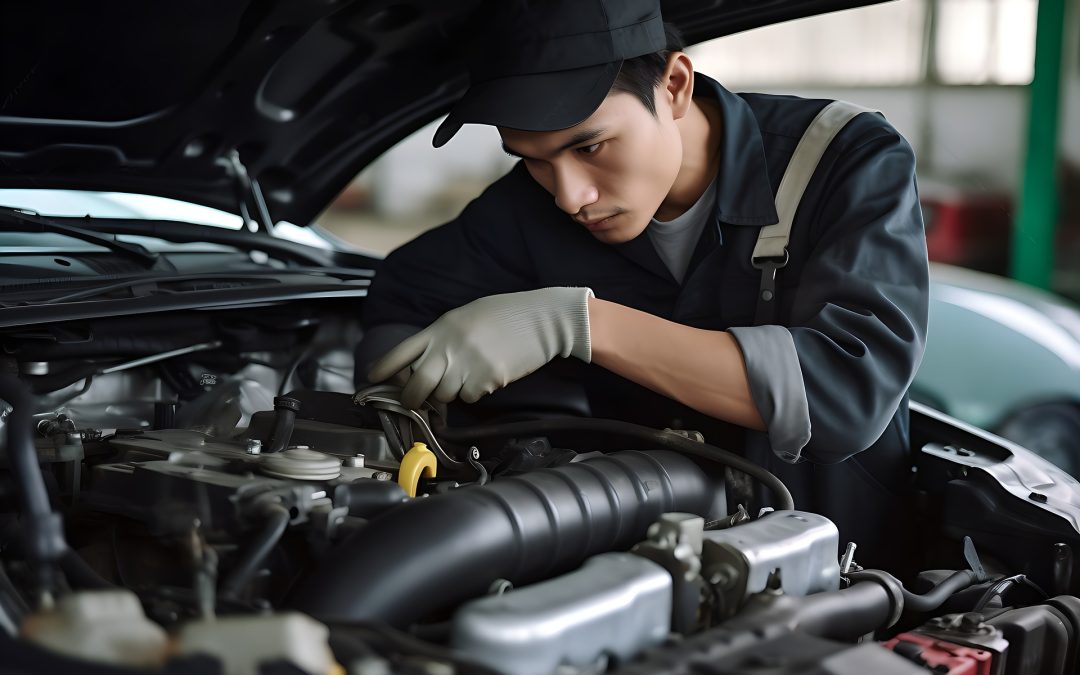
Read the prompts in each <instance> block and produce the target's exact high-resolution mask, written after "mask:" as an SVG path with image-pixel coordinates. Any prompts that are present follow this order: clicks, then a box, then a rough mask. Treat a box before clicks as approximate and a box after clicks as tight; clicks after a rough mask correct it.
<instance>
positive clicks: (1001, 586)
mask: <svg viewBox="0 0 1080 675" xmlns="http://www.w3.org/2000/svg"><path fill="white" fill-rule="evenodd" d="M1019 585H1024V586H1027V587H1028V588H1030V589H1032V590H1033V591H1035V592H1036V593H1038V594H1039V595H1040V596H1042V598H1043V599H1046V598H1048V597H1050V596H1049V594H1048V593H1047V592H1046V591H1044V590H1043V589H1042V588H1040V587H1039V585H1038V584H1036V583H1035V582H1034V581H1032V580H1031V579H1028V577H1027V575H1026V574H1014V575H1013V576H1011V577H1004V578H1002V579H998V580H997V581H995V582H994V583H993V584H992V585H991V586H990V588H988V589H986V592H985V593H983V594H982V596H981V597H980V598H979V601H978V602H976V603H975V607H974V608H973V609H972V610H971V611H973V612H981V611H982V610H983V609H985V608H986V606H987V605H989V604H990V602H991V601H993V599H994V598H997V597H1000V596H1002V595H1004V594H1005V592H1006V591H1008V590H1009V589H1010V588H1012V587H1013V586H1019Z"/></svg>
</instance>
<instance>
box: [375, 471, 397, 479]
mask: <svg viewBox="0 0 1080 675" xmlns="http://www.w3.org/2000/svg"><path fill="white" fill-rule="evenodd" d="M371 477H372V478H374V479H375V480H390V479H391V478H393V476H391V475H390V474H389V473H387V472H385V471H376V472H375V473H373V474H371Z"/></svg>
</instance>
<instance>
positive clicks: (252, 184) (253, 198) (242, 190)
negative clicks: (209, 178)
mask: <svg viewBox="0 0 1080 675" xmlns="http://www.w3.org/2000/svg"><path fill="white" fill-rule="evenodd" d="M219 163H221V164H222V165H223V166H224V167H225V171H226V172H227V173H228V174H229V177H231V178H232V179H233V187H234V190H235V192H236V203H237V205H238V206H239V207H240V217H241V218H243V219H244V227H245V228H246V229H248V230H249V231H251V232H259V231H262V232H264V233H265V234H273V233H274V225H273V220H271V218H270V210H269V209H268V208H267V207H266V199H265V198H264V197H263V193H262V188H261V187H259V181H257V180H255V179H254V178H252V177H251V174H250V173H248V170H247V167H246V166H244V163H243V162H241V161H240V153H239V152H238V151H237V150H236V149H235V148H234V149H232V150H230V151H229V153H228V154H227V155H226V156H225V157H224V158H223V159H221V160H219ZM252 213H254V217H252Z"/></svg>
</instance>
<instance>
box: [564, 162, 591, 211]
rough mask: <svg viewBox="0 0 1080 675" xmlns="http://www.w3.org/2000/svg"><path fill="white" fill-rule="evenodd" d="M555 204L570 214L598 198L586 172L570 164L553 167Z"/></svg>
mask: <svg viewBox="0 0 1080 675" xmlns="http://www.w3.org/2000/svg"><path fill="white" fill-rule="evenodd" d="M554 195H555V205H556V206H558V207H559V209H561V210H562V211H563V212H565V213H568V214H570V215H571V216H572V215H574V214H576V213H577V212H578V211H580V210H581V209H583V208H585V207H586V206H588V205H589V204H594V203H596V201H597V200H598V199H600V191H599V190H597V189H596V186H595V185H593V183H592V181H591V180H590V179H589V175H588V173H587V172H585V171H582V170H581V169H579V168H577V167H574V166H572V165H564V166H561V167H560V166H556V167H555V190H554Z"/></svg>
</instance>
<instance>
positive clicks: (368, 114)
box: [0, 0, 878, 224]
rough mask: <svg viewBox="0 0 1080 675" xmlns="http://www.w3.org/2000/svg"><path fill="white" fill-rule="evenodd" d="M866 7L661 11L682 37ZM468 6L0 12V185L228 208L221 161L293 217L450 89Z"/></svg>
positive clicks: (338, 185) (210, 1)
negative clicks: (236, 162) (233, 157)
mask: <svg viewBox="0 0 1080 675" xmlns="http://www.w3.org/2000/svg"><path fill="white" fill-rule="evenodd" d="M875 1H878V0H871V1H870V2H867V0H772V1H769V0H712V1H711V2H702V1H701V0H670V1H667V2H663V3H662V6H663V13H664V18H665V20H667V21H669V22H672V23H674V24H675V25H676V26H678V27H679V28H680V29H681V30H682V32H683V34H684V36H685V37H686V39H687V42H688V43H689V44H693V43H696V42H701V41H703V40H707V39H710V38H714V37H719V36H722V35H728V34H731V33H735V32H739V31H743V30H747V29H750V28H755V27H759V26H763V25H767V24H770V23H776V22H780V21H785V20H789V19H794V18H799V17H803V16H809V15H813V14H821V13H825V12H829V11H834V10H839V9H846V8H850V7H855V6H859V5H866V4H872V3H873V2H875ZM479 5H480V2H478V1H477V0H459V1H458V2H454V3H447V2H437V1H434V0H414V1H411V2H385V1H380V2H364V1H363V0H354V1H352V2H350V1H349V0H337V1H335V0H321V1H316V0H309V1H291V0H259V1H257V2H255V1H250V2H243V1H239V0H231V1H225V2H223V1H222V0H190V1H189V2H183V3H155V2H149V3H148V2H110V3H81V2H74V1H72V0H67V1H58V2H50V1H48V0H43V1H42V2H36V3H3V5H2V6H0V187H38V188H44V187H58V188H75V189H87V190H109V191H120V192H135V193H142V194H151V195H160V196H164V197H173V198H177V199H182V200H185V201H189V202H193V203H197V204H203V205H206V206H212V207H215V208H219V209H223V210H226V211H231V212H234V213H236V212H238V211H239V205H238V197H237V190H236V184H237V182H236V180H234V179H233V178H232V175H233V174H232V171H233V170H232V169H231V164H230V162H229V161H228V157H229V156H230V154H231V153H232V151H234V150H235V151H236V152H237V153H238V154H239V159H240V161H241V162H242V163H243V165H244V166H245V167H246V169H247V172H248V174H249V175H250V177H252V178H255V179H257V181H258V182H259V184H260V186H261V188H262V190H263V193H264V195H265V198H266V202H267V207H268V209H269V212H270V216H271V219H272V220H273V221H275V222H276V221H281V220H287V221H290V222H293V223H297V224H305V223H307V222H309V221H310V220H311V219H312V218H313V217H314V216H315V215H316V214H318V213H319V212H320V211H321V210H322V209H323V208H324V207H325V206H326V204H328V203H329V202H330V201H331V200H332V199H333V198H334V196H335V195H336V194H337V193H338V192H340V190H341V189H342V188H343V187H344V186H345V185H346V184H347V183H348V182H349V180H351V179H352V177H353V176H354V175H355V174H356V173H357V172H358V171H359V170H360V169H361V168H363V167H364V166H365V165H367V164H368V163H369V162H371V161H372V160H373V159H374V158H375V157H377V156H378V155H379V154H380V153H382V152H383V151H385V150H386V149H387V148H389V147H390V146H391V145H393V144H394V143H395V142H397V141H398V140H400V139H401V138H403V137H404V136H405V135H406V134H408V133H409V132H411V131H413V130H415V129H417V128H419V127H420V126H422V125H423V124H425V123H427V122H430V121H431V120H433V119H435V118H436V117H437V116H439V115H440V114H442V113H444V112H445V111H446V110H447V109H448V108H449V107H450V105H451V104H452V102H453V101H454V100H455V99H456V98H457V97H458V96H459V95H460V94H461V93H462V92H463V91H464V89H465V87H466V86H467V82H468V80H467V76H466V71H465V54H466V46H467V45H469V44H470V43H471V42H472V41H473V40H472V39H471V37H470V30H469V27H470V26H471V25H473V22H472V21H471V17H472V16H473V14H474V12H476V11H477V7H478V6H479Z"/></svg>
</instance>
